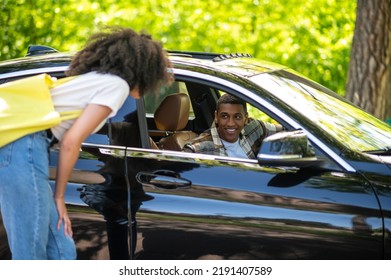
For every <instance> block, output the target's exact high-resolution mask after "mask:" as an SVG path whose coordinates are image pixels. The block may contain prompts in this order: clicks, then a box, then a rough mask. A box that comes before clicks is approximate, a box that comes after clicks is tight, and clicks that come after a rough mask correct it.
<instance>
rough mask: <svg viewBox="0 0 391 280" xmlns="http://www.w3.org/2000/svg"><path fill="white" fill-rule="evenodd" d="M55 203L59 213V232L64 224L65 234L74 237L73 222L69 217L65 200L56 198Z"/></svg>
mask: <svg viewBox="0 0 391 280" xmlns="http://www.w3.org/2000/svg"><path fill="white" fill-rule="evenodd" d="M54 202H55V204H56V208H57V213H58V222H57V230H59V229H60V227H61V224H62V223H64V234H65V235H69V236H70V237H72V236H73V231H72V224H71V220H70V219H69V216H68V210H67V208H66V206H65V201H64V199H63V198H55V199H54Z"/></svg>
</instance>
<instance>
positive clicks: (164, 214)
mask: <svg viewBox="0 0 391 280" xmlns="http://www.w3.org/2000/svg"><path fill="white" fill-rule="evenodd" d="M132 154H133V155H132ZM160 155H161V154H159V155H156V154H153V155H151V154H149V155H148V154H143V153H140V152H138V153H137V154H136V153H131V152H130V157H132V156H135V158H133V159H132V158H130V159H129V161H130V165H132V164H134V165H139V166H142V169H143V171H146V170H148V172H149V173H154V172H155V173H156V172H158V173H161V172H162V170H163V171H164V170H166V171H169V172H173V173H174V174H176V176H177V179H178V180H179V179H185V180H189V181H191V183H192V184H191V187H190V188H183V189H180V188H177V189H171V190H170V189H158V188H156V187H154V186H153V185H154V184H153V183H152V184H151V183H150V182H147V183H144V190H145V191H146V192H147V194H149V195H151V196H152V197H153V199H151V200H149V201H146V202H143V204H142V206H141V208H140V210H139V211H138V212H137V221H138V232H139V236H138V238H139V241H140V242H139V244H138V258H140V259H381V258H382V257H383V247H382V246H383V236H382V219H381V213H380V211H379V209H378V203H377V200H376V198H375V195H374V194H373V192H372V189H371V188H370V186H369V185H368V184H367V183H366V182H365V181H364V180H362V179H361V178H360V177H359V176H357V175H354V174H344V173H341V172H321V171H316V170H296V171H294V170H285V169H282V168H267V167H259V166H258V165H257V163H243V162H239V163H238V162H235V161H230V160H209V159H200V158H198V159H197V158H194V159H193V158H191V159H189V158H187V159H186V158H185V157H186V156H185V157H181V156H180V157H175V156H171V157H168V156H160ZM132 162H133V163H132ZM133 171H135V170H133ZM136 172H137V171H136ZM158 185H159V184H158Z"/></svg>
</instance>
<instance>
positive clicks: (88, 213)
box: [0, 47, 391, 260]
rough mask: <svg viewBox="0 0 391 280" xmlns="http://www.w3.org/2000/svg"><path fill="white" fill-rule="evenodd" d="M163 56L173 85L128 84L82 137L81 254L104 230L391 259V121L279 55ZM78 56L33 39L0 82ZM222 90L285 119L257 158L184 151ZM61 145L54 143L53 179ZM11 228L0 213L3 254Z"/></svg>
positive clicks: (130, 245) (195, 246)
mask: <svg viewBox="0 0 391 280" xmlns="http://www.w3.org/2000/svg"><path fill="white" fill-rule="evenodd" d="M169 56H170V60H171V62H172V65H173V68H172V71H173V72H174V75H175V82H174V84H173V85H172V86H170V87H169V88H162V89H161V92H160V94H158V95H156V96H152V97H151V96H145V97H144V99H141V100H134V99H132V98H131V97H129V98H128V100H127V101H126V103H125V104H124V105H123V107H122V108H121V110H120V111H119V113H118V114H117V115H116V116H115V117H114V118H112V119H110V120H109V121H108V122H107V125H106V126H105V127H104V128H103V129H102V130H100V131H99V132H98V133H96V134H93V135H91V136H90V137H89V138H88V139H87V140H86V141H85V143H84V144H83V146H82V150H81V153H80V157H79V160H78V162H77V164H76V166H75V168H74V171H73V173H72V176H71V179H70V182H69V184H68V188H67V192H66V202H67V205H68V207H69V208H68V209H69V213H70V216H71V219H72V224H73V230H74V238H75V241H76V243H77V247H78V258H79V259H108V258H109V254H108V243H110V248H111V249H112V250H114V251H115V250H117V249H118V250H119V251H121V250H122V251H125V252H128V251H129V250H130V251H134V255H133V256H131V257H132V258H135V259H154V260H156V259H186V260H188V259H307V260H308V259H391V236H390V233H391V232H390V231H391V127H390V126H389V125H387V124H386V123H384V122H382V121H380V120H378V119H376V118H375V117H373V116H371V115H369V114H367V113H365V112H364V111H362V110H361V109H359V108H357V107H355V106H354V105H352V104H350V103H349V102H348V101H346V100H345V99H343V98H342V97H340V96H338V95H337V94H335V93H333V92H332V91H330V90H328V89H326V88H324V87H323V86H321V85H319V84H317V83H315V82H313V81H311V80H309V79H307V78H305V77H303V76H302V75H300V74H298V73H296V72H295V71H293V70H291V69H288V68H286V67H283V66H281V65H277V64H273V63H269V62H264V61H260V60H258V59H255V58H252V57H251V56H248V55H243V54H230V55H221V54H211V53H195V52H169ZM71 57H72V54H65V53H56V52H55V51H52V50H49V49H48V48H45V47H34V48H31V52H30V53H29V55H28V56H26V57H25V58H21V59H15V60H10V61H5V62H2V63H0V83H5V82H7V81H11V80H14V79H19V78H23V77H27V76H31V75H35V74H40V73H48V74H50V75H51V76H53V77H59V78H60V77H63V76H64V71H65V70H66V69H67V67H68V65H69V62H70V60H71ZM224 93H229V94H232V95H235V96H238V97H240V98H242V99H244V100H245V101H246V102H247V104H248V110H249V113H250V115H251V116H252V117H254V118H257V119H262V120H264V121H267V122H271V123H278V124H281V125H282V126H283V127H284V129H285V131H283V132H281V133H278V134H275V135H273V136H271V137H270V138H266V139H265V140H264V143H263V144H262V146H261V150H260V151H259V154H258V157H257V159H254V160H253V159H248V160H245V159H239V158H230V157H223V156H214V155H205V154H197V153H185V152H182V151H181V149H182V147H183V145H184V144H185V143H186V142H188V141H190V140H191V139H192V138H194V137H196V136H197V135H199V134H200V133H201V132H203V131H204V130H206V129H208V128H209V127H210V125H211V123H212V122H213V119H214V111H215V107H216V101H217V99H218V98H219V96H221V95H222V94H224ZM303 147H304V148H303ZM308 149H310V152H308ZM57 155H58V147H56V146H53V147H52V148H51V151H50V161H51V167H50V169H51V170H50V171H51V173H50V174H51V178H52V179H53V178H54V176H55V174H54V173H55V168H56V166H55V165H56V158H57ZM128 190H130V191H128ZM86 202H87V203H88V204H89V205H87V204H86ZM129 219H132V226H128V222H127V221H128V220H129ZM124 228H125V231H124V230H123V229H124ZM118 229H120V230H118ZM121 229H122V230H121ZM128 229H131V230H129V231H128ZM128 239H129V240H128ZM5 240H6V235H5V233H4V229H3V228H2V224H1V221H0V258H1V259H4V258H9V257H10V253H9V250H8V248H7V246H6V242H5ZM128 241H131V242H128ZM113 248H114V249H113ZM114 251H112V252H111V253H112V255H115V253H116V252H114ZM112 257H113V256H112ZM113 258H115V257H113Z"/></svg>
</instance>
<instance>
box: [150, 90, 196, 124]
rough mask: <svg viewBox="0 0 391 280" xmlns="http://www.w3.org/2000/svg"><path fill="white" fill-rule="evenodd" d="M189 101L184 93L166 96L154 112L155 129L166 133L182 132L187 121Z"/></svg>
mask: <svg viewBox="0 0 391 280" xmlns="http://www.w3.org/2000/svg"><path fill="white" fill-rule="evenodd" d="M189 111H190V100H189V96H188V95H187V94H185V93H175V94H171V95H167V96H166V97H165V98H164V99H163V101H162V102H161V103H160V105H159V107H158V108H157V109H156V111H155V115H154V120H155V124H156V127H157V129H159V130H166V131H177V130H182V129H184V128H185V127H186V125H187V122H188V120H189Z"/></svg>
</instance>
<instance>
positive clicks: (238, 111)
mask: <svg viewBox="0 0 391 280" xmlns="http://www.w3.org/2000/svg"><path fill="white" fill-rule="evenodd" d="M282 130H283V128H282V126H281V125H278V124H271V123H266V122H263V121H259V120H254V119H251V118H248V113H247V107H246V103H245V102H244V101H243V100H241V99H239V98H236V97H235V96H233V95H229V94H224V95H222V96H221V97H220V98H219V100H218V101H217V106H216V111H215V119H214V122H213V124H212V126H211V128H210V129H208V130H207V131H205V132H203V133H201V134H200V136H198V137H197V138H194V139H193V140H192V141H191V142H190V143H187V144H186V145H185V146H184V148H183V151H184V152H192V153H201V154H212V155H218V156H229V157H239V158H251V159H255V158H256V154H257V153H258V150H259V147H260V145H261V143H262V140H263V139H264V138H265V137H267V136H269V135H271V134H274V133H276V132H278V131H282Z"/></svg>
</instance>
